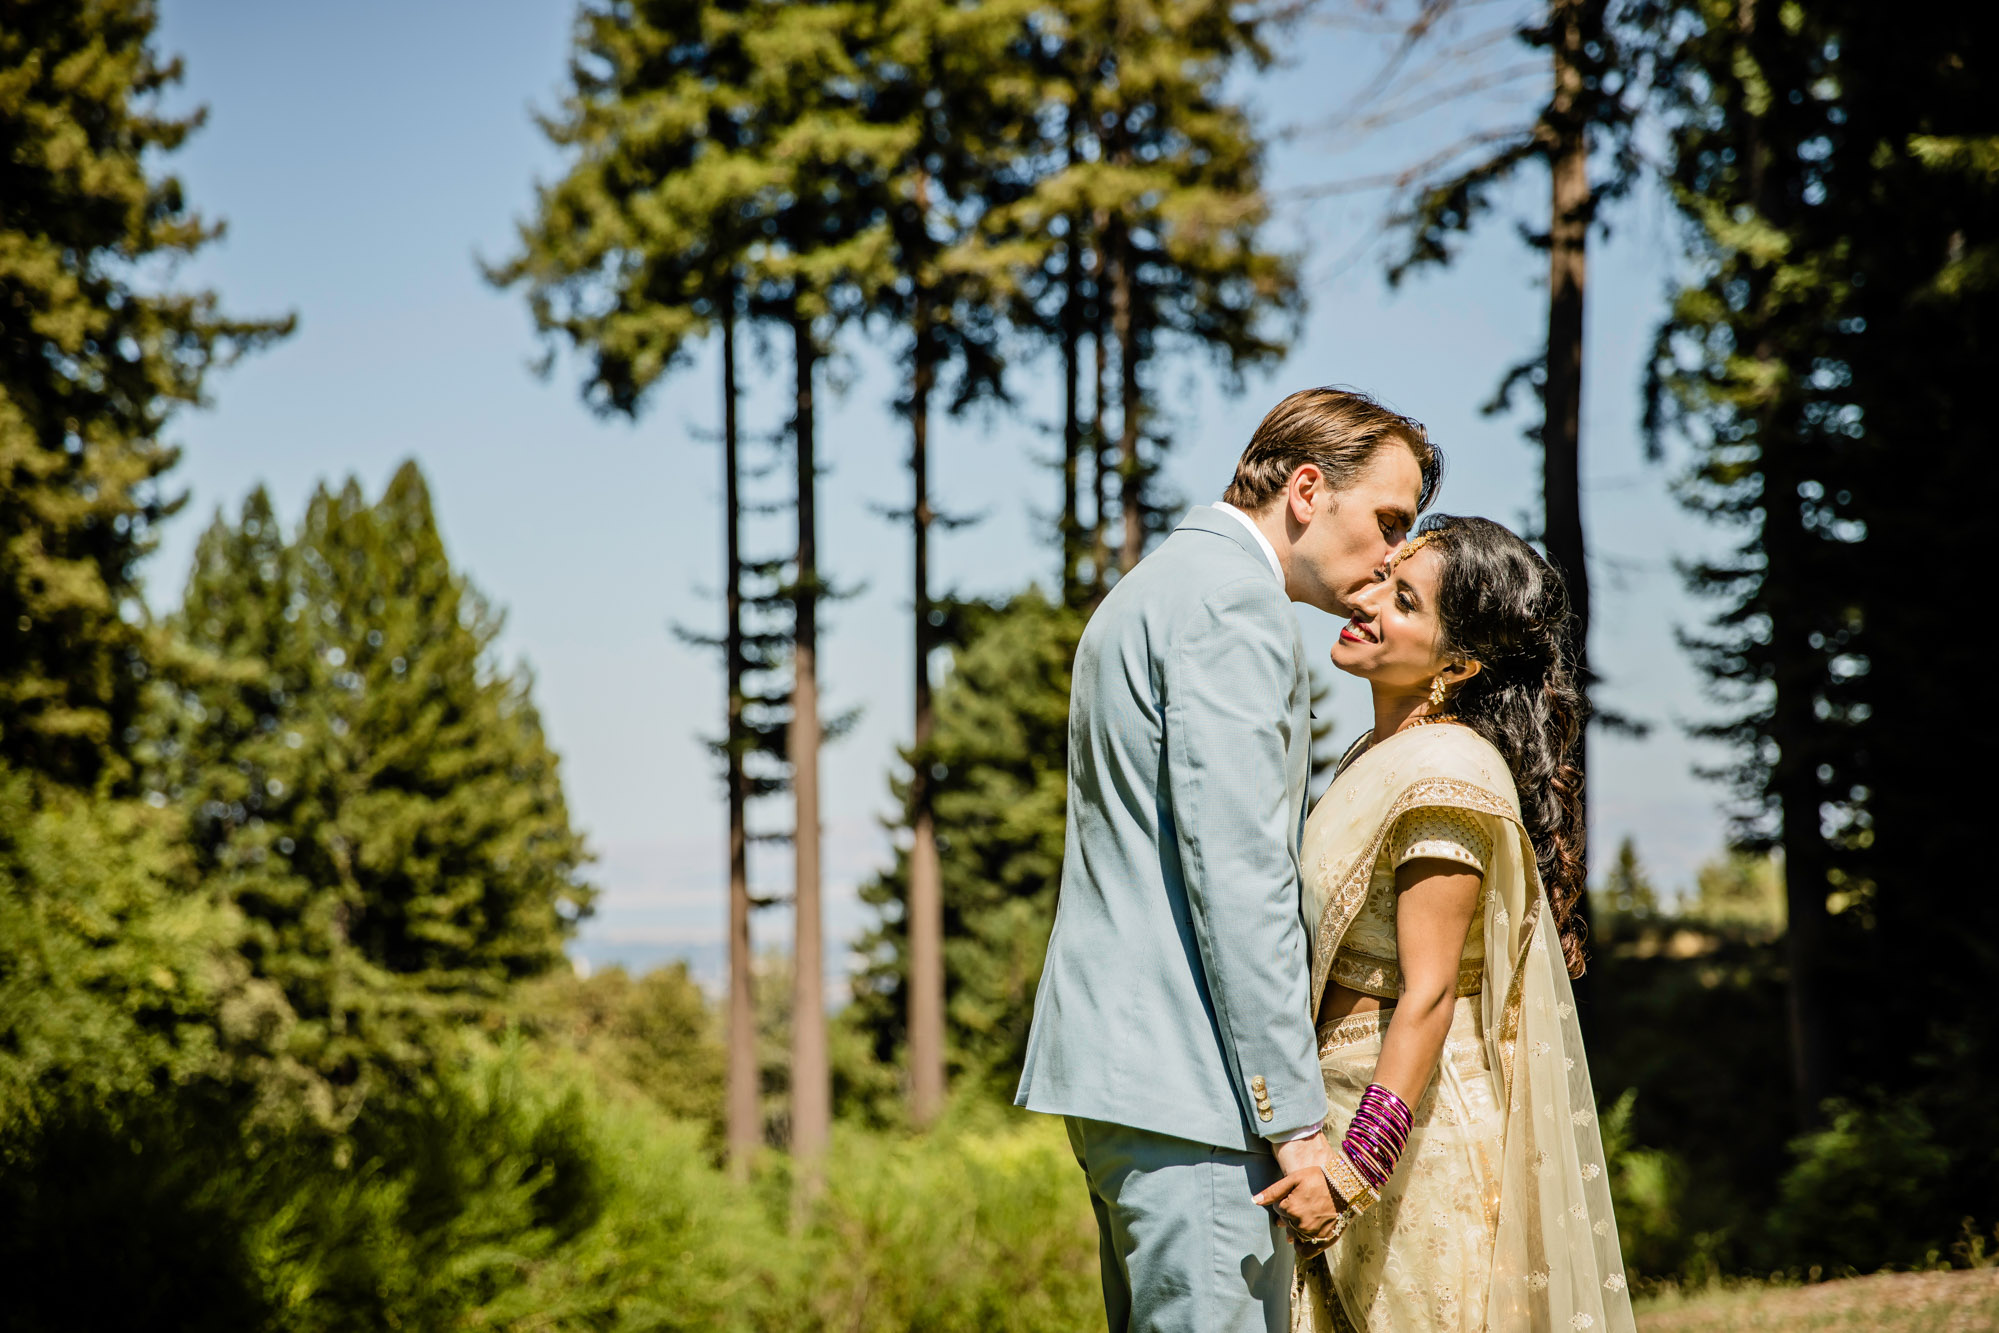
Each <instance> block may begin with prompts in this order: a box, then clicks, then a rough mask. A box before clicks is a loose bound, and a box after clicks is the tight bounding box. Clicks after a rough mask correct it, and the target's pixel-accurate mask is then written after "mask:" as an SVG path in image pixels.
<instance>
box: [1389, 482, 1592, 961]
mask: <svg viewBox="0 0 1999 1333" xmlns="http://www.w3.org/2000/svg"><path fill="white" fill-rule="evenodd" d="M1419 532H1422V533H1428V534H1430V541H1429V546H1430V548H1431V549H1432V550H1434V551H1436V552H1437V554H1438V556H1439V557H1440V558H1441V559H1442V561H1443V572H1442V574H1441V575H1440V576H1439V579H1438V584H1437V617H1438V620H1439V621H1440V622H1441V624H1442V627H1443V641H1442V647H1443V650H1444V654H1445V655H1446V656H1447V657H1451V658H1464V659H1470V660H1472V661H1475V662H1477V663H1478V664H1479V665H1480V667H1481V668H1482V669H1481V670H1480V671H1479V673H1478V674H1477V675H1475V676H1473V677H1472V678H1471V679H1470V680H1468V681H1466V682H1465V683H1464V684H1463V685H1461V686H1459V687H1458V689H1457V690H1456V692H1455V693H1454V694H1453V695H1452V698H1451V708H1452V710H1453V711H1454V712H1456V713H1457V715H1458V717H1459V718H1460V719H1461V720H1463V721H1464V722H1466V723H1467V724H1469V725H1470V727H1471V728H1472V730H1474V731H1476V732H1477V733H1478V734H1479V735H1481V736H1483V737H1485V738H1486V739H1487V740H1488V741H1490V742H1492V744H1493V746H1494V747H1495V748H1496V749H1497V750H1498V751H1499V752H1500V754H1502V755H1504V756H1505V757H1506V766H1507V768H1509V769H1510V770H1512V773H1513V785H1514V786H1515V788H1517V789H1518V791H1519V793H1520V813H1521V818H1522V821H1523V822H1524V823H1525V825H1526V827H1527V836H1528V837H1529V838H1530V839H1532V840H1533V843H1534V855H1535V859H1536V860H1537V861H1538V862H1539V865H1540V869H1541V883H1542V886H1543V887H1544V888H1545V889H1546V890H1547V893H1548V903H1549V905H1550V906H1551V907H1552V908H1553V909H1554V913H1555V929H1556V930H1557V932H1558V933H1559V934H1560V935H1561V940H1562V956H1563V958H1564V959H1565V960H1566V961H1567V962H1568V966H1569V975H1570V976H1572V977H1579V976H1581V975H1582V974H1583V966H1584V959H1583V923H1582V922H1581V921H1580V920H1579V919H1577V917H1576V914H1575V913H1576V904H1577V902H1578V901H1579V900H1580V899H1581V898H1582V895H1583V890H1584V887H1585V879H1584V876H1585V873H1586V872H1585V868H1584V862H1583V800H1582V797H1583V791H1582V782H1583V775H1582V769H1581V768H1579V767H1578V766H1577V764H1576V758H1577V756H1576V746H1577V743H1578V742H1579V741H1580V740H1581V739H1582V731H1583V721H1584V717H1585V713H1586V709H1587V707H1588V705H1587V704H1586V703H1585V702H1584V701H1583V696H1582V692H1581V691H1580V690H1578V689H1577V688H1576V678H1575V652H1574V647H1573V645H1572V643H1571V642H1570V630H1569V625H1570V619H1569V592H1568V588H1567V586H1566V585H1565V584H1564V583H1563V582H1562V576H1561V574H1560V572H1559V571H1557V570H1556V569H1555V567H1554V566H1553V565H1550V564H1549V563H1548V562H1547V561H1546V560H1544V559H1543V558H1542V557H1541V555H1540V553H1539V552H1537V551H1536V550H1535V549H1534V548H1533V547H1531V546H1529V545H1528V544H1527V543H1526V542H1524V541H1522V540H1521V539H1520V538H1519V537H1517V536H1515V535H1514V534H1513V533H1512V532H1509V531H1508V530H1507V529H1505V528H1503V527H1501V526H1500V525H1499V524H1497V523H1494V522H1493V521H1492V520H1490V519H1485V518H1459V517H1456V516H1453V515H1450V514H1432V515H1431V516H1430V517H1428V518H1426V519H1424V520H1423V524H1422V527H1421V528H1420V529H1419Z"/></svg>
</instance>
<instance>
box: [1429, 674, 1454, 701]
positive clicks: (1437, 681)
mask: <svg viewBox="0 0 1999 1333" xmlns="http://www.w3.org/2000/svg"><path fill="white" fill-rule="evenodd" d="M1449 697H1450V695H1449V693H1448V687H1447V686H1446V685H1445V684H1444V673H1443V672H1441V671H1439V672H1438V673H1437V674H1436V676H1435V677H1434V678H1433V679H1432V680H1431V681H1430V707H1432V708H1442V707H1443V706H1444V700H1445V699H1447V698H1449Z"/></svg>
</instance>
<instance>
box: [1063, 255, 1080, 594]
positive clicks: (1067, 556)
mask: <svg viewBox="0 0 1999 1333" xmlns="http://www.w3.org/2000/svg"><path fill="white" fill-rule="evenodd" d="M1082 262H1083V238H1082V223H1081V219H1080V218H1072V219H1071V220H1070V231H1069V246H1068V258H1067V261H1066V263H1065V265H1064V272H1063V275H1062V276H1063V282H1064V285H1065V290H1064V291H1063V294H1062V517H1061V520H1060V523H1059V527H1060V529H1061V531H1060V533H1059V536H1060V538H1061V542H1062V604H1063V605H1064V606H1075V605H1078V604H1079V603H1080V602H1081V601H1082V599H1083V593H1082V563H1083V521H1082V515H1081V514H1080V513H1079V512H1078V500H1079V498H1080V497H1079V485H1078V482H1079V475H1078V474H1079V469H1080V467H1081V459H1082V452H1083V421H1082V416H1081V413H1082V403H1081V402H1080V396H1079V394H1078V384H1077V382H1078V381H1079V380H1080V379H1081V377H1082V369H1083V368H1082V366H1081V364H1080V358H1081V356H1082V350H1083V347H1082V344H1083V328H1082V319H1083V275H1082V271H1081V265H1082Z"/></svg>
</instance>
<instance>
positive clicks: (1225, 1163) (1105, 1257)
mask: <svg viewBox="0 0 1999 1333" xmlns="http://www.w3.org/2000/svg"><path fill="white" fill-rule="evenodd" d="M1438 466H1439V464H1438V458H1437V454H1436V451H1435V450H1434V448H1433V447H1432V446H1431V445H1430V443H1429V440H1428V437H1427V436H1426V435H1425V433H1424V430H1423V427H1422V426H1421V425H1419V424H1418V423H1416V422H1414V421H1411V420H1410V419H1408V418H1407V417H1403V416H1399V415H1397V414H1396V413H1393V412H1390V411H1389V410H1387V409H1386V408H1384V407H1382V406H1380V405H1379V404H1378V403H1375V402H1374V401H1373V400H1372V399H1369V398H1368V397H1366V396H1365V395H1363V394H1359V393H1354V392H1351V391H1347V390H1340V389H1310V390H1306V391H1303V392H1301V393H1295V394H1292V395H1291V396H1290V397H1289V398H1286V399H1285V400H1284V401H1283V402H1282V403H1280V404H1278V406H1277V407H1276V408H1275V409H1273V410H1272V411H1271V413H1270V415H1269V416H1268V417H1266V418H1264V421H1263V424H1262V425H1261V426H1259V427H1258V428H1257V431H1256V434H1255V436H1254V437H1252V439H1251V440H1250V443H1249V447H1248V448H1247V449H1245V450H1244V452H1243V455H1242V459H1241V461H1240V462H1239V463H1238V464H1237V466H1236V475H1235V479H1234V481H1233V482H1231V483H1230V486H1229V488H1228V491H1227V492H1226V496H1227V498H1226V499H1225V500H1224V501H1223V502H1222V503H1220V504H1217V505H1214V506H1201V507H1197V508H1195V509H1194V510H1192V511H1191V512H1190V513H1189V514H1188V515H1187V517H1186V519H1185V520H1184V521H1183V522H1182V523H1181V524H1180V526H1179V528H1178V529H1177V530H1175V531H1174V532H1173V533H1172V535H1171V536H1169V537H1168V538H1167V539H1166V540H1165V541H1164V542H1163V543H1161V544H1160V546H1159V548H1158V549H1157V550H1155V551H1154V552H1153V553H1152V554H1151V555H1148V556H1147V557H1146V558H1145V559H1144V560H1143V561H1141V562H1140V563H1139V564H1138V566H1137V567H1136V568H1134V569H1132V570H1130V571H1129V572H1127V573H1126V574H1125V575H1124V577H1122V578H1121V579H1119V580H1118V582H1117V585H1116V586H1115V587H1114V588H1112V589H1111V592H1110V594H1109V596H1107V597H1106V598H1105V599H1104V602H1103V604H1102V605H1101V606H1100V607H1099V608H1098V609H1097V612H1096V614H1095V615H1094V616H1093V617H1092V618H1091V620H1090V624H1089V627H1088V628H1087V629H1086V630H1085V631H1084V634H1083V637H1082V642H1081V643H1080V645H1079V646H1078V647H1077V650H1076V663H1075V669H1074V675H1073V683H1072V686H1071V693H1070V706H1069V816H1068V831H1067V848H1066V854H1065V856H1064V858H1063V863H1062V886H1061V893H1060V897H1059V899H1058V903H1057V907H1056V914H1055V929H1054V933H1053V935H1052V936H1051V937H1050V939H1049V941H1048V959H1047V963H1046V965H1045V967H1044V969H1043V971H1042V975H1041V984H1040V989H1039V991H1038V993H1037V994H1036V996H1035V1005H1034V1027H1033V1031H1032V1032H1031V1034H1030V1035H1029V1038H1028V1046H1027V1061H1026V1066H1025V1068H1024V1069H1023V1070H1022V1073H1021V1079H1020V1091H1019V1092H1018V1094H1016V1096H1015V1098H1014V1101H1015V1104H1016V1105H1020V1106H1024V1107H1026V1108H1028V1109H1029V1110H1032V1111H1042V1112H1046V1113H1048V1114H1050V1115H1060V1116H1063V1117H1065V1118H1066V1119H1067V1123H1068V1128H1069V1139H1070V1143H1071V1144H1072V1145H1073V1146H1074V1148H1075V1151H1076V1158H1077V1161H1078V1162H1079V1163H1080V1164H1081V1165H1082V1168H1083V1173H1084V1175H1085V1176H1086V1178H1087V1179H1088V1182H1089V1188H1090V1201H1091V1204H1092V1206H1093V1207H1094V1208H1095V1210H1096V1216H1097V1228H1098V1234H1099V1238H1100V1247H1099V1252H1100V1258H1101V1261H1102V1265H1103V1283H1104V1308H1105V1312H1106V1314H1107V1316H1108V1318H1109V1323H1110V1328H1111V1330H1112V1333H1126V1331H1127V1330H1144V1331H1145V1333H1168V1331H1169V1330H1170V1331H1172V1333H1219V1331H1225V1330H1237V1329H1240V1330H1262V1329H1270V1330H1278V1329H1284V1328H1285V1327H1286V1326H1287V1324H1288V1319H1289V1302H1290V1288H1291V1271H1292V1252H1291V1248H1290V1244H1289V1237H1287V1236H1285V1235H1284V1234H1282V1233H1281V1223H1280V1222H1279V1221H1277V1220H1274V1219H1273V1217H1272V1213H1271V1211H1270V1210H1267V1209H1265V1208H1262V1207H1260V1206H1258V1204H1257V1203H1256V1202H1255V1196H1256V1194H1257V1193H1258V1191H1260V1190H1262V1189H1264V1188H1265V1187H1267V1186H1269V1185H1270V1184H1272V1183H1274V1182H1275V1181H1276V1180H1277V1179H1278V1178H1279V1177H1280V1176H1281V1175H1283V1174H1286V1173H1289V1172H1292V1171H1299V1170H1303V1169H1306V1168H1309V1167H1312V1166H1314V1165H1316V1164H1318V1163H1320V1162H1323V1161H1324V1160H1326V1154H1327V1151H1328V1150H1327V1141H1326V1137H1325V1134H1324V1132H1323V1125H1322V1122H1323V1121H1324V1119H1325V1114H1326V1099H1325V1089H1324V1087H1323V1086H1322V1084H1321V1082H1320V1076H1319V1063H1318V1054H1317V1050H1316V1041H1315V1038H1314V1034H1313V1016H1312V1014H1310V1013H1309V1012H1308V1011H1307V1010H1308V1001H1307V990H1308V989H1309V978H1310V958H1309V948H1310V945H1309V943H1308V938H1307V931H1306V928H1305V924H1304V922H1303V921H1302V920H1301V915H1300V914H1301V907H1300V900H1299V870H1298V837H1299V831H1300V828H1301V826H1302V824H1303V820H1304V814H1305V799H1306V790H1305V789H1306V781H1307V778H1308V776H1309V773H1310V768H1311V717H1310V711H1309V701H1310V697H1311V685H1310V675H1309V672H1308V671H1307V668H1306V663H1305V655H1304V645H1303V642H1302V640H1301V639H1300V637H1299V633H1298V622H1297V617H1296V615H1295V613H1294V612H1293V611H1292V609H1291V603H1292V602H1294V601H1297V602H1306V603H1309V604H1310V605H1313V606H1316V607H1318V608H1320V609H1321V610H1325V611H1330V612H1333V613H1335V614H1339V615H1348V614H1351V608H1350V606H1349V605H1348V601H1349V598H1350V597H1351V596H1352V595H1353V594H1354V593H1355V592H1357V591H1358V590H1359V589H1360V588H1362V587H1365V586H1366V585H1367V584H1369V583H1371V582H1373V581H1374V578H1375V571H1376V570H1378V569H1379V568H1381V567H1382V565H1383V564H1384V563H1385V562H1386V561H1387V558H1388V556H1389V554H1390V553H1391V552H1392V551H1393V550H1394V549H1395V548H1396V547H1397V546H1399V545H1400V544H1401V543H1402V542H1403V541H1404V540H1405V539H1406V538H1407V536H1408V531H1409V527H1410V525H1411V524H1412V523H1413V522H1414V521H1415V517H1416V514H1417V512H1418V511H1419V510H1420V509H1421V507H1422V506H1423V505H1424V504H1426V503H1428V501H1429V499H1430V497H1431V494H1432V492H1433V491H1434V490H1435V487H1436V479H1437V474H1438ZM1331 1208H1332V1198H1331V1194H1330V1191H1329V1190H1327V1189H1326V1188H1325V1187H1324V1186H1322V1185H1321V1186H1318V1187H1317V1192H1316V1194H1315V1193H1314V1192H1313V1188H1312V1186H1311V1184H1310V1182H1308V1185H1307V1186H1304V1187H1300V1188H1298V1189H1295V1190H1293V1191H1292V1192H1291V1193H1290V1194H1289V1195H1287V1196H1286V1197H1285V1199H1284V1201H1283V1203H1282V1204H1281V1205H1280V1208H1279V1213H1280V1216H1281V1217H1282V1218H1283V1220H1284V1221H1285V1222H1290V1223H1293V1224H1296V1225H1299V1226H1305V1227H1315V1226H1316V1225H1317V1223H1318V1221H1319V1220H1320V1219H1322V1218H1325V1217H1328V1216H1329V1215H1330V1210H1331Z"/></svg>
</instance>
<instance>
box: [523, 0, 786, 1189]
mask: <svg viewBox="0 0 1999 1333" xmlns="http://www.w3.org/2000/svg"><path fill="white" fill-rule="evenodd" d="M760 17H767V15H765V14H764V11H762V10H760V9H759V8H758V7H757V6H754V5H733V6H715V5H705V4H693V3H654V4H646V5H637V6H631V5H622V4H619V5H587V6H585V7H584V8H583V9H582V11H581V12H580V13H579V15H578V18H577V26H576V38H575V43H576V48H575V54H574V57H573V59H572V61H571V66H570V75H571V87H570V89H569V91H568V93H567V95H566V96H565V99H564V103H563V107H562V110H561V112H560V113H559V114H557V115H555V116H551V117H545V118H544V119H543V121H542V125H543V129H544V130H545V131H546V132H547V133H548V135H549V137H550V138H551V139H552V140H553V141H554V142H555V143H556V144H557V145H558V146H559V147H561V148H562V149H564V150H565V151H566V152H567V153H568V154H569V155H570V158H571V161H570V164H569V167H568V170H567V172H566V174H565V175H564V176H563V177H562V179H560V180H559V181H557V182H556V183H555V184H553V185H551V186H547V187H545V188H543V189H541V190H540V191H539V192H538V199H537V206H536V211H535V216H534V217H533V219H531V220H530V221H529V222H528V223H526V224H525V225H523V226H522V228H521V232H520V240H521V249H520V253H519V254H518V255H517V256H516V257H515V258H514V259H512V260H510V261H508V262H507V263H506V264H504V265H501V266H498V267H495V268H493V269H491V270H489V277H490V278H491V279H492V280H493V281H495V282H496V283H499V284H502V285H512V284H521V285H523V286H525V287H526V289H527V295H528V303H529V307H530V309H531V310H532V312H533V314H534V317H535V321H536V323H537V325H538V326H539V327H540V328H541V329H542V330H543V331H544V332H545V333H549V334H552V335H556V336H559V337H561V338H564V339H566V340H567V341H568V342H569V343H570V344H572V345H573V346H575V347H578V348H579V349H582V350H584V351H585V352H586V353H587V354H588V355H589V357H590V365H591V371H590V374H589V376H588V378H587V379H586V382H585V385H584V392H585V396H586V398H587V399H588V400H589V401H590V402H591V403H592V404H593V405H594V406H596V407H597V408H598V409H599V410H601V411H606V412H616V413H619V414H622V415H625V416H628V417H636V416H638V415H639V414H640V413H641V411H642V410H643V409H644V408H645V407H646V406H647V404H648V403H649V401H650V394H651V391H652V390H653V389H654V387H655V386H656V385H658V384H659V383H660V382H661V381H662V380H663V379H664V378H665V377H666V375H667V374H668V373H669V372H670V371H671V370H673V369H674V368H675V367H676V366H678V365H680V364H681V363H682V362H683V361H684V359H685V358H686V356H687V354H688V351H689V350H690V347H691V345H692V344H693V342H694V341H696V340H698V339H702V338H705V337H707V336H708V335H709V334H711V333H713V332H716V331H719V333H720V351H721V381H722V383H721V399H722V483H723V487H722V488H723V535H724V540H723V604H724V606H723V609H724V620H723V630H722V634H721V635H720V636H719V638H718V639H715V640H712V641H711V640H706V639H703V638H701V636H698V635H696V636H693V637H694V638H696V640H697V641H700V642H706V643H710V644H711V646H713V647H715V648H718V649H719V650H720V651H721V655H722V660H723V671H724V710H725V711H724V725H723V735H722V740H721V744H720V750H721V754H722V757H723V769H724V784H725V789H726V792H727V799H728V810H729V817H728V835H727V843H728V856H729V896H728V918H727V920H728V926H727V930H728V935H727V940H728V956H729V998H728V1004H727V1020H726V1023H727V1031H728V1043H727V1045H728V1052H729V1072H728V1080H727V1103H728V1116H727V1122H728V1143H729V1150H730V1157H731V1161H732V1162H733V1163H734V1165H735V1168H736V1170H738V1171H739V1172H740V1171H742V1170H745V1169H747V1166H748V1163H749V1159H750V1155H751V1154H752V1153H753V1152H754V1151H755V1150H756V1147H757V1145H758V1143H759V1142H760V1139H761V1134H760V1125H761V1114H760V1111H759V1108H758V1095H757V1064H756V1051H755V1047H756V1032H755V1014H754V1007H753V999H752V996H751V990H750V987H751V965H752V964H751V949H750V915H751V908H752V896H751V892H750V882H749V844H750V832H749V827H748V823H749V806H750V802H751V800H752V799H753V798H754V797H756V796H760V795H768V794H771V793H772V792H774V791H776V790H778V789H780V788H781V787H782V785H783V783H782V779H781V778H779V777H775V776H772V775H770V774H769V773H767V772H765V771H763V770H762V769H761V768H760V766H759V765H758V763H757V759H758V757H759V756H760V755H771V754H775V755H776V756H777V757H778V758H782V757H783V756H784V747H785V736H786V725H785V717H784V713H785V712H786V711H787V709H786V708H785V707H784V706H782V705H785V704H787V703H788V700H785V699H784V698H782V697H781V696H773V695H772V694H771V693H770V686H769V684H768V681H769V679H770V677H771V675H772V674H773V671H774V670H775V671H779V672H781V671H782V669H783V666H784V664H783V663H782V662H779V661H776V660H774V655H776V654H779V653H781V650H782V646H783V644H784V642H786V641H787V639H788V635H787V630H788V626H785V625H781V624H778V623H775V622H774V621H773V618H772V616H771V614H770V612H771V610H772V608H773V601H774V599H773V598H772V597H771V596H768V595H766V596H756V595H753V594H752V592H751V587H750V585H752V584H757V583H760V582H762V581H766V580H762V579H760V578H759V575H760V574H765V575H767V574H768V573H769V570H768V568H767V567H766V566H764V565H761V564H759V563H758V562H754V561H751V560H748V559H747V558H746V557H745V555H744V552H743V545H742V519H743V515H744V509H745V502H744V499H743V494H742V481H743V472H744V468H743V462H742V453H743V450H742V433H741V429H740V422H739V416H738V411H737V409H738V404H739V398H740V395H739V393H738V390H737V370H738V351H739V347H738V342H739V340H738V333H739V331H740V330H741V328H742V325H743V316H744V314H745V313H746V312H745V308H744V298H745V286H746V278H747V274H746V265H747V260H748V247H749V246H750V245H751V244H752V243H753V241H754V240H755V239H756V238H757V237H759V236H760V235H761V231H760V228H759V226H758V221H759V217H760V213H759V210H758V206H757V204H756V197H757V192H758V191H759V190H760V189H762V188H763V187H764V186H765V185H766V184H767V183H768V181H769V173H768V172H767V171H764V170H761V169H759V168H758V167H756V166H755V165H753V159H752V158H751V157H750V156H749V153H750V150H751V149H752V147H753V145H754V144H755V142H756V136H757V135H758V134H760V133H762V132H763V131H764V129H765V128H767V127H766V126H764V125H763V124H762V123H761V122H760V121H759V120H758V119H757V118H756V117H754V116H752V115H751V114H750V113H749V109H748V107H747V106H746V104H745V97H746V94H745V92H744V89H745V86H746V83H747V81H748V79H749V77H750V73H751V70H752V67H753V66H752V62H753V56H752V54H751V51H750V49H749V47H748V46H747V45H746V37H754V35H755V34H756V33H757V32H759V31H761V28H760V27H758V26H757V25H758V23H759V21H760ZM665 104H670V105H672V106H673V107H674V108H675V114H674V115H673V116H671V117H665V118H662V117H660V116H659V115H657V114H656V112H657V109H658V108H659V107H660V106H661V105H665Z"/></svg>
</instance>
